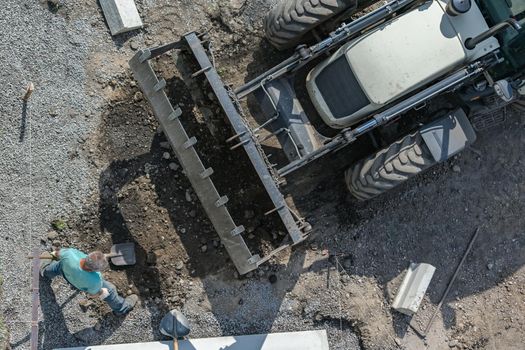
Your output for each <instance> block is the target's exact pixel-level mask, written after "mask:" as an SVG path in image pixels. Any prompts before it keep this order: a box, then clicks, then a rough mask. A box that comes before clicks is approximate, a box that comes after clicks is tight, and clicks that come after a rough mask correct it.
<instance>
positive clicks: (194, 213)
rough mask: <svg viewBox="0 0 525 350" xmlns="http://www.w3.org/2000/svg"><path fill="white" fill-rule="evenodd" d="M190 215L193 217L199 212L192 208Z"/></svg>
mask: <svg viewBox="0 0 525 350" xmlns="http://www.w3.org/2000/svg"><path fill="white" fill-rule="evenodd" d="M188 215H189V216H191V217H192V218H194V217H195V216H196V215H197V212H195V210H190V212H189V213H188Z"/></svg>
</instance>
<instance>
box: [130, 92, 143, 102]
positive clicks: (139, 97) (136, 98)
mask: <svg viewBox="0 0 525 350" xmlns="http://www.w3.org/2000/svg"><path fill="white" fill-rule="evenodd" d="M143 98H144V96H143V95H142V92H140V91H137V92H135V94H134V95H133V101H135V102H139V101H142V99H143Z"/></svg>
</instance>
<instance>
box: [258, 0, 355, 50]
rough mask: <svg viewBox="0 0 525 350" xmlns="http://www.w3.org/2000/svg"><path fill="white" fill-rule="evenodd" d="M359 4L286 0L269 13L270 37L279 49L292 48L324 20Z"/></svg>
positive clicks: (350, 0) (342, 0) (337, 0)
mask: <svg viewBox="0 0 525 350" xmlns="http://www.w3.org/2000/svg"><path fill="white" fill-rule="evenodd" d="M356 5H357V0H282V1H281V3H280V4H278V5H277V6H276V7H274V8H273V9H272V10H271V11H270V13H269V14H268V15H267V16H266V19H265V29H266V38H267V39H268V40H269V41H270V43H271V44H272V45H273V46H274V47H275V48H277V49H279V50H284V49H287V48H290V47H292V46H294V45H296V44H299V43H300V41H301V39H302V38H303V37H304V36H305V35H306V34H308V33H309V32H310V31H311V30H312V29H314V28H315V27H317V26H319V25H320V24H321V23H323V22H325V21H327V20H328V19H330V18H332V17H334V16H335V15H337V14H339V13H341V12H343V11H345V10H347V9H349V8H352V7H355V6H356Z"/></svg>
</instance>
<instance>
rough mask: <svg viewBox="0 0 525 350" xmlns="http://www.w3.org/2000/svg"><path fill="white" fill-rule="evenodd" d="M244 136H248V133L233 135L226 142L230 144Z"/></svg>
mask: <svg viewBox="0 0 525 350" xmlns="http://www.w3.org/2000/svg"><path fill="white" fill-rule="evenodd" d="M244 134H246V131H243V132H240V133H238V134H235V135H233V136H232V137H230V138H228V139H227V140H226V142H227V143H230V142H232V141H233V140H235V139H236V138H239V137H241V136H243V135H244Z"/></svg>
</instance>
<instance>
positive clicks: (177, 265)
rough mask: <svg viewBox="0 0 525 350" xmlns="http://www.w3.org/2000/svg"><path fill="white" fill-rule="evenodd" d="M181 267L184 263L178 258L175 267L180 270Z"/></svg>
mask: <svg viewBox="0 0 525 350" xmlns="http://www.w3.org/2000/svg"><path fill="white" fill-rule="evenodd" d="M183 267H184V263H183V262H182V260H178V261H177V262H176V263H175V269H177V270H182V268H183Z"/></svg>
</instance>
